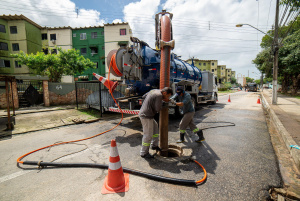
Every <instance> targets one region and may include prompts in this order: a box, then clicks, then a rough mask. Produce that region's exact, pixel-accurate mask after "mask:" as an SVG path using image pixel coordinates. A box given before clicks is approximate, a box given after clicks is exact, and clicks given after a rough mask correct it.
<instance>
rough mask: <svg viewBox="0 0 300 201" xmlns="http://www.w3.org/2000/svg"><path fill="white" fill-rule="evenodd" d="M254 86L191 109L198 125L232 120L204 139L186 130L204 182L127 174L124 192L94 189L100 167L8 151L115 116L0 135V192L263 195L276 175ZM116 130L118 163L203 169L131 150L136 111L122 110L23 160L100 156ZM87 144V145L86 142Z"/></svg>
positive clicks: (137, 131)
mask: <svg viewBox="0 0 300 201" xmlns="http://www.w3.org/2000/svg"><path fill="white" fill-rule="evenodd" d="M257 97H258V95H257V94H256V93H245V92H238V93H235V94H232V95H231V101H232V102H231V103H228V102H227V99H228V96H222V97H220V98H219V102H218V103H217V104H216V105H214V106H211V105H205V106H203V107H202V108H201V109H200V110H198V111H197V113H196V115H195V121H196V122H197V123H198V126H199V127H201V128H209V127H214V126H216V125H223V126H226V125H229V124H227V123H213V124H211V123H205V122H224V121H225V122H232V123H234V124H235V125H236V126H234V127H232V126H231V127H219V128H211V129H206V130H204V135H205V138H206V141H205V142H204V143H202V144H198V143H195V142H193V140H194V136H188V137H187V138H186V139H187V143H186V144H184V145H183V146H184V147H183V148H185V149H191V150H192V153H193V155H194V156H195V157H196V159H197V160H198V161H199V162H200V163H201V164H202V165H203V166H204V167H205V168H206V170H207V173H208V178H207V181H206V183H204V184H203V185H201V186H198V187H197V188H196V187H184V186H176V185H172V184H165V183H159V182H156V181H152V180H148V179H145V178H141V177H137V176H134V175H131V176H130V189H129V191H128V192H127V193H120V194H111V195H101V192H100V191H101V188H102V185H103V182H104V178H105V176H106V175H107V170H99V169H88V168H68V169H62V168H61V169H55V168H46V169H42V170H37V169H35V168H33V167H28V166H22V167H23V168H25V169H20V168H18V167H17V166H16V159H17V158H18V157H19V156H20V155H22V154H24V153H27V152H29V151H31V150H33V149H37V148H40V147H43V146H46V145H49V144H53V143H55V142H59V141H68V140H74V139H80V138H84V137H87V136H92V135H94V134H97V133H99V132H101V131H104V130H106V129H108V128H111V127H112V126H113V125H116V124H117V123H118V117H119V115H117V114H116V120H111V121H108V122H105V123H101V124H99V123H93V124H82V125H73V126H68V127H61V128H59V129H51V130H48V131H41V132H33V133H29V134H26V135H20V136H17V137H13V138H12V139H8V140H2V141H0V151H1V153H2V154H1V156H0V160H1V163H0V170H1V171H0V200H156V201H157V200H260V199H263V198H265V197H266V196H268V190H269V189H270V187H272V186H277V187H278V186H280V185H281V179H280V175H279V169H278V167H277V163H276V156H275V154H274V151H273V148H272V145H271V142H270V137H269V134H268V130H267V125H266V121H265V117H264V114H263V111H262V108H261V105H259V104H257V103H256V101H257ZM178 122H179V120H176V119H171V120H170V126H169V130H170V132H169V143H175V141H176V140H177V139H178V137H179V134H178V131H177V128H178ZM113 138H116V141H117V144H118V149H119V153H120V157H121V162H122V165H123V166H124V167H127V168H132V169H138V170H142V171H145V172H150V173H153V174H159V175H163V176H168V177H175V178H183V179H196V180H198V179H200V178H202V177H203V171H202V170H201V169H199V167H198V166H197V165H195V164H194V163H187V162H185V161H176V160H173V161H172V160H170V161H168V162H163V161H162V160H161V158H156V159H153V160H144V159H142V158H141V157H139V149H140V144H141V139H142V135H141V124H140V122H139V120H138V118H136V117H133V118H127V119H125V120H124V121H123V123H122V126H119V127H117V128H116V129H115V130H114V131H112V132H109V133H106V134H104V135H101V136H99V137H97V138H93V139H91V140H88V141H83V142H80V143H78V144H68V145H62V146H58V147H53V148H51V149H47V150H43V151H40V152H37V153H34V154H32V155H30V156H28V157H27V158H25V160H43V161H51V160H54V159H56V158H58V157H60V156H62V155H65V154H68V153H72V152H77V151H80V150H83V149H84V150H83V151H81V152H78V153H74V154H73V155H69V156H66V157H64V158H61V159H58V161H60V162H88V163H99V164H107V163H108V157H109V146H110V140H111V139H113ZM87 147H88V148H87Z"/></svg>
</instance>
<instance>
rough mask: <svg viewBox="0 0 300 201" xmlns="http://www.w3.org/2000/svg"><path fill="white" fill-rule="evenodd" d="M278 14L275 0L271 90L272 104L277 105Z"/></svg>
mask: <svg viewBox="0 0 300 201" xmlns="http://www.w3.org/2000/svg"><path fill="white" fill-rule="evenodd" d="M278 15H279V0H276V15H275V33H274V46H273V52H274V63H273V90H272V104H273V105H277V74H278V50H279V46H278Z"/></svg>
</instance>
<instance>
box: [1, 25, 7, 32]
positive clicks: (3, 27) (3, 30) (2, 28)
mask: <svg viewBox="0 0 300 201" xmlns="http://www.w3.org/2000/svg"><path fill="white" fill-rule="evenodd" d="M0 32H2V33H6V30H5V25H3V24H0Z"/></svg>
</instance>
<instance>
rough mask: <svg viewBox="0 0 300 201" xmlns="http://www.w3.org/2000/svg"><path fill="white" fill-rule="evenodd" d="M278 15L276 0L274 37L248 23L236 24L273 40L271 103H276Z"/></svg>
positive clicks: (277, 1) (277, 2)
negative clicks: (247, 27)
mask: <svg viewBox="0 0 300 201" xmlns="http://www.w3.org/2000/svg"><path fill="white" fill-rule="evenodd" d="M278 15H279V0H276V15H275V31H274V32H275V33H274V37H272V36H270V35H269V34H267V33H265V32H263V31H261V30H259V29H258V28H256V27H254V26H252V25H250V24H237V25H236V27H242V26H243V25H248V26H250V27H252V28H254V29H256V30H258V31H260V32H261V33H264V34H266V35H267V36H269V37H271V38H272V39H273V41H274V46H273V47H274V49H273V53H274V62H273V89H272V104H273V105H277V74H278V50H279V45H278Z"/></svg>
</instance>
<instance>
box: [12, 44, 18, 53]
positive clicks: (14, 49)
mask: <svg viewBox="0 0 300 201" xmlns="http://www.w3.org/2000/svg"><path fill="white" fill-rule="evenodd" d="M12 48H13V51H19V43H13V44H12Z"/></svg>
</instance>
